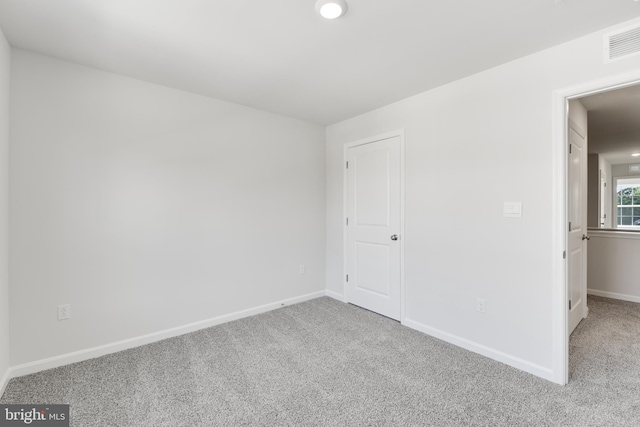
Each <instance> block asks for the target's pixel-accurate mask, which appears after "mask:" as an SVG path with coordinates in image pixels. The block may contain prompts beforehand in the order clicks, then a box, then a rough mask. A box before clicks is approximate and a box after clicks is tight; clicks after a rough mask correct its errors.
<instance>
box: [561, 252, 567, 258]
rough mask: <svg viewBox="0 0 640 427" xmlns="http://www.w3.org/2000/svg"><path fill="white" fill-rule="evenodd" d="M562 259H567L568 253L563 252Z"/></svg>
mask: <svg viewBox="0 0 640 427" xmlns="http://www.w3.org/2000/svg"><path fill="white" fill-rule="evenodd" d="M562 259H567V251H562Z"/></svg>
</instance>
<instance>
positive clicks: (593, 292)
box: [587, 289, 640, 302]
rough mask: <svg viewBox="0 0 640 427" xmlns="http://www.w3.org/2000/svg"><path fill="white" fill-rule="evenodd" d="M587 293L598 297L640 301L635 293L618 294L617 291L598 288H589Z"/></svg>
mask: <svg viewBox="0 0 640 427" xmlns="http://www.w3.org/2000/svg"><path fill="white" fill-rule="evenodd" d="M587 294H589V295H595V296H597V297H605V298H613V299H619V300H623V301H631V302H640V297H638V296H635V295H625V294H618V293H616V292H607V291H599V290H597V289H587Z"/></svg>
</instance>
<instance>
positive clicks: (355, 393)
mask: <svg viewBox="0 0 640 427" xmlns="http://www.w3.org/2000/svg"><path fill="white" fill-rule="evenodd" d="M589 308H590V315H589V317H588V318H587V319H585V320H584V321H583V322H582V323H581V324H580V325H579V326H578V328H577V329H576V331H575V332H574V333H573V335H572V337H571V351H570V352H571V359H570V365H571V382H570V384H569V385H567V386H564V387H562V386H558V385H555V384H552V383H550V382H548V381H545V380H542V379H538V378H536V377H534V376H532V375H529V374H526V373H523V372H520V371H518V370H516V369H513V368H510V367H508V366H505V365H503V364H501V363H498V362H495V361H492V360H489V359H487V358H484V357H482V356H479V355H476V354H474V353H471V352H468V351H465V350H462V349H460V348H457V347H455V346H452V345H450V344H447V343H444V342H442V341H439V340H437V339H434V338H431V337H429V336H426V335H424V334H422V333H420V332H417V331H413V330H411V329H409V328H405V327H403V326H401V325H400V324H399V323H397V322H394V321H392V320H390V319H387V318H385V317H382V316H378V315H375V314H373V313H371V312H368V311H366V310H362V309H360V308H357V307H354V306H350V305H346V304H343V303H340V302H337V301H335V300H332V299H330V298H319V299H316V300H313V301H309V302H305V303H301V304H297V305H293V306H289V307H284V308H282V309H279V310H276V311H272V312H269V313H266V314H261V315H258V316H254V317H250V318H246V319H242V320H239V321H235V322H231V323H227V324H224V325H220V326H216V327H213V328H210V329H206V330H203V331H199V332H195V333H192V334H188V335H183V336H181V337H177V338H172V339H168V340H165V341H161V342H158V343H155V344H151V345H147V346H144V347H139V348H136V349H132V350H127V351H123V352H120V353H117V354H112V355H108V356H104V357H101V358H98V359H93V360H89V361H85V362H81V363H76V364H73V365H69V366H65V367H61V368H57V369H52V370H49V371H45V372H40V373H37V374H33V375H28V376H24V377H20V378H15V379H13V380H11V382H10V383H9V385H8V387H7V390H6V392H5V394H4V396H3V397H2V399H1V400H0V403H69V404H71V420H72V424H71V425H73V426H101V427H106V426H145V427H156V426H171V427H177V426H190V427H193V426H279V425H295V426H510V427H512V426H635V425H640V304H634V303H627V302H621V301H616V300H610V299H606V298H597V297H589Z"/></svg>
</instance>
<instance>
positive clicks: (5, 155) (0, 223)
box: [0, 30, 11, 396]
mask: <svg viewBox="0 0 640 427" xmlns="http://www.w3.org/2000/svg"><path fill="white" fill-rule="evenodd" d="M10 54H11V51H10V49H9V44H8V43H7V41H6V40H5V38H4V35H3V34H2V31H1V30H0V396H1V395H2V392H3V390H4V386H5V384H6V379H7V375H8V368H9V273H8V267H9V229H8V226H9V74H10Z"/></svg>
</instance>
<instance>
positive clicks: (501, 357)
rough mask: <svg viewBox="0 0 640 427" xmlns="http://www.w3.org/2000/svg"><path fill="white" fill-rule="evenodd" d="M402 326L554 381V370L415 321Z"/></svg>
mask: <svg viewBox="0 0 640 427" xmlns="http://www.w3.org/2000/svg"><path fill="white" fill-rule="evenodd" d="M402 324H403V325H404V326H407V327H409V328H411V329H415V330H417V331H420V332H422V333H425V334H427V335H430V336H432V337H434V338H438V339H441V340H442V341H446V342H448V343H449V344H453V345H455V346H458V347H461V348H464V349H465V350H469V351H472V352H474V353H478V354H480V355H482V356H485V357H488V358H489V359H493V360H496V361H498V362H501V363H504V364H505V365H509V366H511V367H514V368H516V369H519V370H521V371H524V372H528V373H530V374H532V375H535V376H537V377H540V378H543V379H545V380H549V381H554V375H553V370H552V369H550V368H545V367H544V366H540V365H536V364H535V363H531V362H528V361H526V360H523V359H520V358H518V357H514V356H512V355H510V354H507V353H503V352H501V351H498V350H495V349H492V348H490V347H486V346H484V345H481V344H478V343H476V342H473V341H470V340H467V339H465V338H461V337H458V336H456V335H453V334H450V333H447V332H444V331H441V330H439V329H436V328H432V327H430V326H427V325H424V324H422V323H419V322H416V321H414V320H410V319H405V320H404V322H402Z"/></svg>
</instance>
